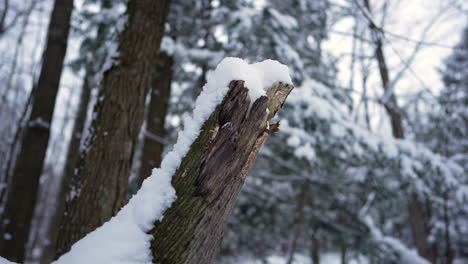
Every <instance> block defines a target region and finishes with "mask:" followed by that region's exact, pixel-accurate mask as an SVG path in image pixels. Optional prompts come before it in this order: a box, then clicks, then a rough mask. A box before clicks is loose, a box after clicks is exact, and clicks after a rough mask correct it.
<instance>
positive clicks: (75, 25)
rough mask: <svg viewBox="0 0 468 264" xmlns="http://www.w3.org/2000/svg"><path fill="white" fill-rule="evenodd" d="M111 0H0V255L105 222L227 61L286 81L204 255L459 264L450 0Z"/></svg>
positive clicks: (16, 256) (458, 57) (461, 93)
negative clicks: (274, 71)
mask: <svg viewBox="0 0 468 264" xmlns="http://www.w3.org/2000/svg"><path fill="white" fill-rule="evenodd" d="M128 2H129V3H128ZM128 2H127V1H126V0H75V1H73V0H54V1H52V0H28V1H19V0H0V219H1V222H0V256H2V257H5V258H7V259H10V260H13V261H19V262H23V261H24V263H51V262H52V261H53V260H54V259H56V258H57V257H58V256H60V255H61V254H63V253H65V252H67V251H68V250H69V248H70V246H71V244H73V243H74V242H76V241H77V240H78V239H80V238H81V237H83V236H84V235H85V234H87V233H88V232H90V231H92V230H94V229H95V228H96V227H97V226H99V225H101V224H102V223H103V222H105V221H107V220H109V218H110V217H111V216H112V215H114V214H115V213H116V212H117V210H118V209H119V208H120V207H121V206H122V205H123V204H125V203H126V201H127V200H128V199H129V198H130V197H131V196H132V194H134V193H135V192H136V191H137V190H138V189H139V187H140V186H141V184H142V182H143V180H144V179H145V178H147V177H148V176H149V175H150V174H151V170H152V168H155V167H159V165H160V163H161V159H162V157H163V156H164V154H165V153H167V152H168V151H169V150H171V149H172V146H173V145H174V143H175V142H176V140H177V135H178V132H179V131H180V130H181V129H182V127H183V124H184V120H185V119H186V118H187V115H188V114H187V113H189V112H190V111H191V110H192V108H193V106H194V104H195V99H196V98H197V96H198V95H199V94H200V92H201V90H202V88H203V85H204V84H205V83H206V81H207V78H208V77H209V75H210V74H211V73H212V71H213V69H214V68H215V67H216V65H217V64H218V63H219V62H220V61H221V60H222V59H223V58H225V57H240V58H243V59H244V60H246V61H247V62H249V63H251V62H258V61H262V60H265V59H274V60H277V61H279V62H281V63H283V64H285V65H287V66H288V67H289V71H290V75H291V77H292V80H293V84H294V86H295V89H294V90H293V92H292V93H291V94H290V95H289V98H288V100H287V101H286V104H285V105H284V107H283V109H282V111H281V112H279V113H278V116H277V117H276V118H275V122H276V121H280V131H279V132H278V133H275V134H274V135H272V136H271V137H270V138H269V139H268V140H267V142H266V144H265V145H264V146H263V148H262V149H261V151H260V154H259V157H258V159H257V161H256V163H255V166H254V167H253V169H252V170H251V171H250V172H249V175H248V177H247V178H246V181H245V184H244V186H243V189H242V192H241V194H240V197H239V199H238V201H237V205H236V207H235V209H234V213H233V214H232V215H231V216H230V218H229V223H228V227H227V230H226V232H225V236H224V240H223V244H222V247H221V250H220V252H219V254H218V256H217V258H216V262H215V263H220V264H229V263H285V264H293V263H296V264H298V263H314V264H318V263H325V264H327V263H342V264H345V263H408V264H410V263H416V264H419V263H432V264H461V263H468V185H467V184H468V24H467V18H468V16H467V14H468V13H467V12H468V6H467V3H466V1H462V0H435V1H412V0H411V1H410V0H379V1H377V0H291V1H284V0H258V1H257V0H237V1H236V0H170V1H169V0H160V1H157V4H148V8H147V10H145V6H144V5H145V3H148V2H152V1H148V0H142V1H138V0H129V1H128ZM137 3H138V4H137ZM150 5H151V7H149V6H150ZM152 12H153V13H152ZM152 16H156V17H157V18H156V19H153V20H154V21H153V20H151V21H150V20H145V18H147V17H152ZM127 19H128V21H127ZM127 22H128V24H126V23H127ZM132 23H133V24H132ZM135 32H136V33H135ZM132 33H134V34H132ZM146 51H148V52H146ZM122 87H134V88H132V90H131V91H130V92H129V91H128V90H125V89H124V88H122ZM122 113H126V114H122ZM109 197H112V199H111V198H109Z"/></svg>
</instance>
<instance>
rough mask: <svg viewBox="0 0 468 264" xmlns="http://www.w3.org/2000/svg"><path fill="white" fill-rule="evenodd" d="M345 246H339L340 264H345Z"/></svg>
mask: <svg viewBox="0 0 468 264" xmlns="http://www.w3.org/2000/svg"><path fill="white" fill-rule="evenodd" d="M347 249H348V248H347V247H346V245H341V264H346V262H347V261H346V253H347Z"/></svg>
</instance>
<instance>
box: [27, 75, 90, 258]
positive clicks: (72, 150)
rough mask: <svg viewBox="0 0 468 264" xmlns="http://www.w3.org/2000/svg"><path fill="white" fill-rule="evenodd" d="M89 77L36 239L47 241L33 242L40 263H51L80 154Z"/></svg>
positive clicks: (88, 93) (88, 98)
mask: <svg viewBox="0 0 468 264" xmlns="http://www.w3.org/2000/svg"><path fill="white" fill-rule="evenodd" d="M90 77H91V76H90V75H89V73H86V75H85V77H84V80H83V86H82V91H81V95H80V102H79V105H78V111H77V113H76V118H75V124H74V126H73V131H72V136H71V139H70V143H69V145H68V151H67V158H66V161H65V167H64V172H63V175H62V178H61V179H56V181H58V182H57V183H56V188H54V189H55V190H56V193H53V195H54V194H55V195H54V196H55V197H54V198H55V200H51V201H50V202H49V204H48V205H49V206H51V207H52V208H53V210H52V212H51V215H49V216H45V217H44V219H43V221H42V223H41V224H43V226H42V228H47V230H46V231H43V234H44V236H39V237H38V239H45V240H46V241H47V243H44V241H35V243H38V244H39V243H42V245H43V246H42V248H41V256H40V263H51V262H52V260H53V258H54V251H55V242H56V239H57V236H58V231H59V228H58V227H59V225H60V221H61V215H62V214H63V210H64V203H65V195H66V190H65V186H67V183H68V182H69V179H71V177H73V173H74V169H75V165H76V163H77V161H78V158H79V154H80V142H81V137H82V135H83V132H84V128H85V124H86V115H87V112H88V111H87V110H88V105H89V100H90V97H91V84H90V82H91V81H90ZM45 199H47V197H45Z"/></svg>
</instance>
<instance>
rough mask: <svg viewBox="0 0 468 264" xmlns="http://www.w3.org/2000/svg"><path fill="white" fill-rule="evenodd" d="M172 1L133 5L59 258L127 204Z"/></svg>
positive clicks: (134, 0)
mask: <svg viewBox="0 0 468 264" xmlns="http://www.w3.org/2000/svg"><path fill="white" fill-rule="evenodd" d="M169 2H170V1H169V0H160V1H153V0H130V1H129V3H128V10H127V14H128V22H127V25H126V26H125V28H124V30H123V32H122V34H121V38H120V43H119V50H118V52H119V58H118V62H117V63H116V65H113V66H112V67H111V68H110V69H109V70H108V71H106V72H105V73H104V78H103V82H102V85H103V87H102V89H101V90H100V93H99V100H98V102H97V104H96V106H95V108H94V116H95V118H94V119H93V121H92V123H91V127H90V133H89V136H88V138H86V142H85V148H86V150H85V152H84V153H83V154H82V155H81V157H80V160H79V161H78V166H77V168H76V175H75V176H74V177H73V178H72V179H71V183H70V191H69V193H68V195H67V199H66V203H65V213H64V215H63V218H62V221H61V225H60V230H59V236H58V239H57V249H56V256H59V255H61V254H63V253H65V252H66V251H68V250H69V249H70V247H71V245H72V244H73V243H74V242H76V241H77V240H79V239H80V238H82V237H83V236H85V235H86V234H87V233H89V232H90V231H92V230H94V229H95V228H97V227H98V226H100V225H102V224H103V223H104V222H105V221H107V220H109V219H110V218H111V217H112V216H113V215H114V214H115V213H116V212H117V211H118V210H119V209H120V207H121V206H122V204H123V203H124V202H125V197H126V193H127V187H128V177H129V174H130V168H131V161H132V158H133V153H134V149H135V145H136V141H137V139H138V133H139V132H140V128H141V124H142V121H143V118H144V107H145V97H146V95H147V92H148V89H149V88H150V86H151V84H152V80H153V78H154V76H155V74H156V73H157V65H156V62H157V59H158V53H159V45H160V42H161V39H162V36H163V33H164V23H165V21H166V16H167V13H168V9H169Z"/></svg>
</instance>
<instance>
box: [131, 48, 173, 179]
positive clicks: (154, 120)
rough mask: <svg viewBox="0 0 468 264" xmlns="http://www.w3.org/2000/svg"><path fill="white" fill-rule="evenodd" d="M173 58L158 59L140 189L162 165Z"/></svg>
mask: <svg viewBox="0 0 468 264" xmlns="http://www.w3.org/2000/svg"><path fill="white" fill-rule="evenodd" d="M173 63H174V62H173V58H172V57H171V56H169V55H167V54H164V53H161V55H160V56H159V59H158V70H157V75H156V77H155V78H154V80H153V85H152V87H151V91H150V105H149V107H148V113H147V116H146V129H145V131H144V133H143V149H142V154H141V164H140V168H139V170H138V180H137V184H138V187H140V186H141V184H142V183H143V180H144V179H146V178H147V177H149V176H150V175H151V170H152V169H153V168H155V167H158V166H159V165H160V164H161V160H162V154H163V151H164V143H163V141H162V139H163V138H164V136H165V135H166V130H165V127H164V125H165V119H166V114H167V110H168V106H169V96H170V93H171V82H172V75H173V72H174V71H173V69H172V65H173Z"/></svg>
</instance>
